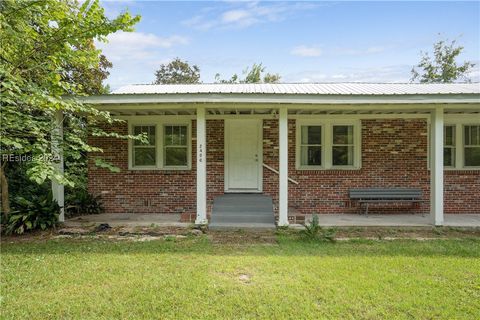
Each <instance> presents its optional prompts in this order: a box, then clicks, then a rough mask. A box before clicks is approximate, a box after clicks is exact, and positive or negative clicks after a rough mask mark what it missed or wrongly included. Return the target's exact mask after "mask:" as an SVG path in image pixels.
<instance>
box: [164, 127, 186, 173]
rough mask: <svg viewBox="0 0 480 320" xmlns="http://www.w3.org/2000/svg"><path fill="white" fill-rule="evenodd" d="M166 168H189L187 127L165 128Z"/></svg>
mask: <svg viewBox="0 0 480 320" xmlns="http://www.w3.org/2000/svg"><path fill="white" fill-rule="evenodd" d="M163 142H164V143H163V145H164V153H163V154H164V160H163V161H164V164H163V165H164V167H186V166H188V132H187V126H185V125H166V126H164V141H163Z"/></svg>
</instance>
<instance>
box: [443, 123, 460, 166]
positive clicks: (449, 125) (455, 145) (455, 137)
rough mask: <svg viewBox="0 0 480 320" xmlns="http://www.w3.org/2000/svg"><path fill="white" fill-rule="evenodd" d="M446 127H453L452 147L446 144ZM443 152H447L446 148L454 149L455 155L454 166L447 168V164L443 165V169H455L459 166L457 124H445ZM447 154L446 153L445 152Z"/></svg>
mask: <svg viewBox="0 0 480 320" xmlns="http://www.w3.org/2000/svg"><path fill="white" fill-rule="evenodd" d="M446 127H453V145H450V146H447V145H446V144H445V141H446V138H447V137H446V132H445V128H446ZM443 141H444V142H443V150H445V147H447V148H453V149H454V153H453V166H446V165H445V164H444V165H443V167H444V168H445V169H448V168H450V169H453V168H455V167H456V166H457V149H458V145H457V125H455V124H444V126H443ZM444 152H445V151H444Z"/></svg>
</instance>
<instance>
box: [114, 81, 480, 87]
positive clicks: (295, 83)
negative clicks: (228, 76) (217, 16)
mask: <svg viewBox="0 0 480 320" xmlns="http://www.w3.org/2000/svg"><path fill="white" fill-rule="evenodd" d="M289 84H291V85H299V84H300V85H308V84H320V85H322V84H325V85H330V84H333V85H339V84H359V85H365V84H374V85H383V84H385V85H390V84H391V85H463V84H480V82H448V83H445V82H442V83H438V82H435V83H418V82H279V83H215V82H202V83H167V84H155V83H132V84H127V85H124V86H122V87H128V86H201V85H208V86H210V85H227V86H228V85H289Z"/></svg>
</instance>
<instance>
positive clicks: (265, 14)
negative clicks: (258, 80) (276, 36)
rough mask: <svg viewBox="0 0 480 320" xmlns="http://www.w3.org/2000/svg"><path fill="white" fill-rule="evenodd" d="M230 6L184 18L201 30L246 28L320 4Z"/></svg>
mask: <svg viewBox="0 0 480 320" xmlns="http://www.w3.org/2000/svg"><path fill="white" fill-rule="evenodd" d="M229 5H230V8H228V9H225V8H222V9H219V7H207V8H204V9H202V10H200V13H199V14H197V15H196V16H194V17H192V18H190V19H188V20H184V21H183V22H182V23H183V24H184V25H186V26H190V27H193V28H195V29H200V30H210V29H212V28H246V27H250V26H252V25H255V24H259V23H267V22H275V21H282V20H284V19H286V18H287V17H289V16H292V15H293V14H295V13H296V12H298V11H305V10H309V9H311V8H313V7H317V6H319V4H316V3H305V2H302V3H286V2H281V3H273V2H271V3H259V2H231V3H229Z"/></svg>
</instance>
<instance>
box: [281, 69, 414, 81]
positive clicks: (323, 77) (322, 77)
mask: <svg viewBox="0 0 480 320" xmlns="http://www.w3.org/2000/svg"><path fill="white" fill-rule="evenodd" d="M410 69H411V66H409V65H392V66H382V67H370V68H369V67H365V68H342V69H340V70H337V71H336V72H334V73H328V72H322V71H315V70H306V71H301V72H297V73H293V74H289V75H286V76H285V78H284V80H285V81H286V82H408V81H409V80H410Z"/></svg>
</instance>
